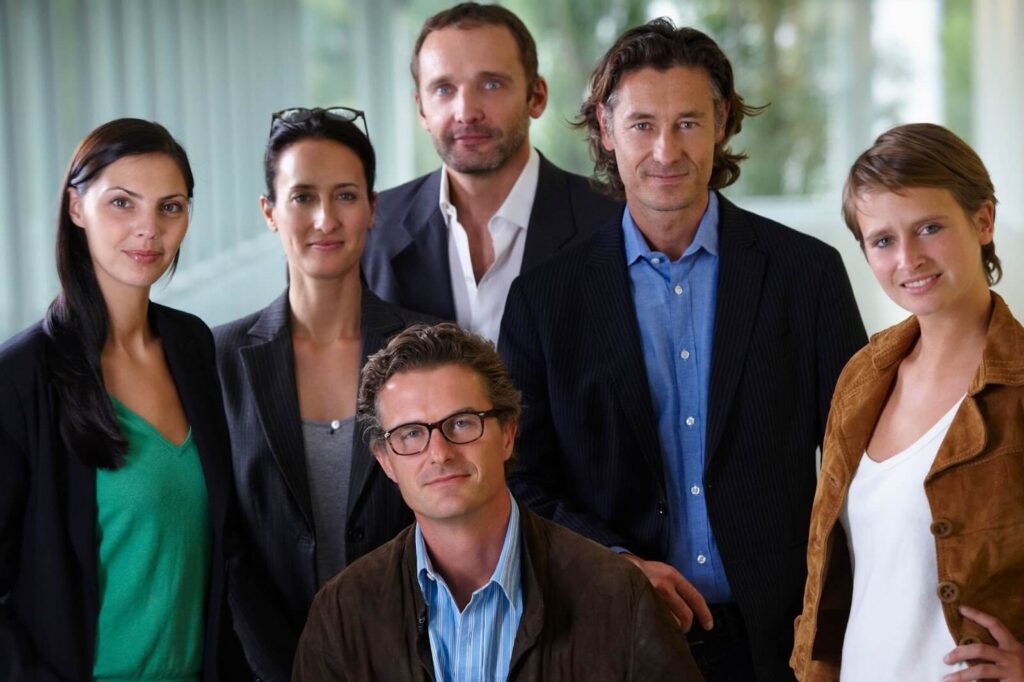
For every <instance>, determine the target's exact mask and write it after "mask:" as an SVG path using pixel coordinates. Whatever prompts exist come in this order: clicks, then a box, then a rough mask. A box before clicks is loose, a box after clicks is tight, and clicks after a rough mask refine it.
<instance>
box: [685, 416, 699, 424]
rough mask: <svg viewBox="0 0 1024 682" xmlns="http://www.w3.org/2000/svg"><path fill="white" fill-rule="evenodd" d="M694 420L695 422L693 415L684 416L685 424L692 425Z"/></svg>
mask: <svg viewBox="0 0 1024 682" xmlns="http://www.w3.org/2000/svg"><path fill="white" fill-rule="evenodd" d="M696 422H697V420H696V419H694V418H693V417H687V418H686V425H687V426H693V425H694V424H695V423H696Z"/></svg>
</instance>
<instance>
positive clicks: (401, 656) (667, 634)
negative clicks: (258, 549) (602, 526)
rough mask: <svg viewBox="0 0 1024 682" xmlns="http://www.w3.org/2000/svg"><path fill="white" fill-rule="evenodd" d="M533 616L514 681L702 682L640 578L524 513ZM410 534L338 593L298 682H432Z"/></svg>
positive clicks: (306, 645)
mask: <svg viewBox="0 0 1024 682" xmlns="http://www.w3.org/2000/svg"><path fill="white" fill-rule="evenodd" d="M520 512H521V515H520V527H521V532H522V539H523V544H522V548H523V550H522V551H523V553H522V566H523V570H522V584H523V615H522V619H521V620H520V623H519V630H518V632H516V640H515V644H514V646H513V649H512V658H511V662H510V665H509V674H508V679H509V680H636V681H637V682H641V681H643V682H647V681H657V680H666V681H667V680H700V679H702V678H701V676H700V673H699V672H698V671H697V667H696V665H695V664H694V662H693V658H692V657H691V656H690V650H689V648H688V647H687V644H686V638H685V636H684V635H683V633H682V632H681V631H680V629H679V627H678V626H677V625H676V624H675V622H674V621H673V620H672V616H671V615H670V613H669V611H668V609H667V607H666V606H665V605H664V604H662V603H661V600H660V599H659V598H658V597H657V596H656V595H655V592H654V590H653V588H652V587H651V585H650V583H649V582H648V581H647V579H646V578H645V577H644V575H643V574H642V573H641V572H640V570H639V569H637V568H636V567H635V566H633V565H632V564H630V563H629V562H628V561H626V560H625V559H622V558H621V557H618V556H616V555H615V554H614V553H613V552H611V551H610V550H608V549H607V548H605V547H602V546H600V545H598V544H596V543H593V542H591V541H590V540H587V539H585V538H583V537H582V536H579V535H577V534H575V533H573V532H572V531H570V530H567V529H565V528H562V527H561V526H558V525H555V524H554V523H552V522H550V521H547V520H545V519H542V518H540V517H539V516H536V515H535V514H532V513H530V512H528V511H527V510H526V508H525V507H523V506H522V505H520ZM427 632H428V630H427V608H426V605H425V604H424V602H423V596H422V594H421V593H420V587H419V584H418V583H417V582H416V546H415V535H414V533H413V531H412V526H410V527H409V528H406V529H405V530H403V531H402V532H401V533H399V534H398V536H397V537H396V538H395V539H394V540H392V541H391V542H389V543H388V544H386V545H384V546H382V547H380V548H379V549H377V550H375V551H374V552H371V553H370V554H367V555H366V556H364V557H363V558H362V559H360V560H358V561H356V562H355V563H353V564H352V565H351V566H350V567H349V568H347V569H346V570H345V571H343V572H342V573H341V574H340V575H338V576H336V577H335V578H334V579H333V580H331V581H330V582H328V583H327V584H326V585H325V586H324V588H323V589H322V590H321V591H320V593H319V594H318V595H317V596H316V599H315V600H314V602H313V606H312V608H311V609H310V612H309V619H308V620H307V622H306V629H305V630H304V631H303V633H302V637H301V639H300V640H299V648H298V653H297V654H296V657H295V665H294V667H293V673H292V679H293V680H301V681H303V682H307V681H319V680H433V679H435V674H434V668H433V663H432V660H431V654H430V640H429V635H428V634H427Z"/></svg>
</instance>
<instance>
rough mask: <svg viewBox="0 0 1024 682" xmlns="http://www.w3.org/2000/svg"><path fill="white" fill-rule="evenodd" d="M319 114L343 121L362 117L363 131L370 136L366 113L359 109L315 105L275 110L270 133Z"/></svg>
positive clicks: (346, 121) (271, 118) (272, 115)
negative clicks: (308, 107)
mask: <svg viewBox="0 0 1024 682" xmlns="http://www.w3.org/2000/svg"><path fill="white" fill-rule="evenodd" d="M317 116H322V117H324V118H329V119H331V120H332V121H341V122H342V123H354V122H355V121H356V120H357V119H361V120H362V122H363V132H364V133H366V137H367V138H369V137H370V130H369V128H367V126H366V114H365V113H364V112H362V111H360V110H359V109H352V108H349V107H328V108H326V109H324V108H321V107H313V108H312V109H307V108H306V107H290V108H288V109H282V110H281V111H275V112H274V113H273V114H271V115H270V134H271V135H273V134H274V131H275V130H277V128H278V127H279V126H282V125H300V124H302V123H305V122H306V121H309V120H312V119H314V118H316V117H317Z"/></svg>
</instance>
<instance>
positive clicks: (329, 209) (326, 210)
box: [313, 200, 340, 234]
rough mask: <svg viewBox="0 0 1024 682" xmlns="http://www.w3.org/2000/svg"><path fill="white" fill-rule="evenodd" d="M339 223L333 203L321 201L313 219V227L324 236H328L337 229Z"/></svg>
mask: <svg viewBox="0 0 1024 682" xmlns="http://www.w3.org/2000/svg"><path fill="white" fill-rule="evenodd" d="M339 222H340V221H339V218H338V215H337V212H336V210H335V207H334V206H333V202H331V201H329V200H328V201H321V202H320V208H319V209H318V210H317V211H316V215H315V216H314V218H313V227H314V228H316V229H317V230H319V231H320V232H323V233H324V234H330V233H331V232H334V230H335V229H336V228H337V227H338V225H339Z"/></svg>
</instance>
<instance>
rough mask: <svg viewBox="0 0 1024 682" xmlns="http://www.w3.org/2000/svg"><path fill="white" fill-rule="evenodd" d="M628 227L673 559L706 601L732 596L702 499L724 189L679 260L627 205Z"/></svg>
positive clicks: (712, 195)
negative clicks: (654, 244) (658, 244)
mask: <svg viewBox="0 0 1024 682" xmlns="http://www.w3.org/2000/svg"><path fill="white" fill-rule="evenodd" d="M622 231H623V233H624V236H625V246H626V265H627V267H628V269H629V279H630V283H631V285H632V293H633V304H634V306H635V308H636V319H637V322H638V323H639V326H640V340H641V343H642V345H643V353H644V365H645V366H646V368H647V381H648V385H649V386H650V389H651V399H652V401H653V403H654V411H655V415H656V417H657V423H658V438H659V441H660V443H661V452H662V460H663V462H664V466H665V481H666V485H667V486H668V504H669V514H670V516H669V518H670V520H671V523H672V530H673V532H672V540H671V542H670V545H669V554H668V563H670V564H672V565H673V566H675V568H676V569H678V570H679V572H680V573H682V574H683V576H684V577H685V578H686V579H687V580H689V581H690V582H691V583H693V585H694V586H695V587H696V588H697V589H698V590H699V591H700V593H701V595H703V597H704V599H705V600H706V601H707V602H708V603H721V602H728V601H732V591H731V590H730V588H729V581H728V580H727V579H726V576H725V570H724V569H723V567H722V559H721V557H720V556H719V553H718V546H717V544H716V543H715V538H714V535H713V534H712V532H711V523H710V521H709V520H708V511H707V505H706V504H705V499H704V462H705V457H706V452H705V448H706V443H707V437H706V431H707V415H708V390H709V385H710V379H711V345H712V341H713V337H714V328H715V300H716V297H717V290H718V196H717V195H716V194H715V193H714V192H709V197H708V207H707V210H706V211H705V212H704V216H703V217H702V218H701V221H700V225H699V226H698V228H697V233H696V235H695V236H694V239H693V242H692V243H691V244H690V246H689V247H688V248H687V249H686V252H685V253H683V255H682V256H681V257H680V258H679V260H677V261H670V260H669V259H668V257H667V256H665V254H663V253H661V252H658V251H653V250H651V248H650V247H649V246H648V244H647V241H646V239H644V236H643V234H642V233H641V232H640V230H639V228H637V226H636V224H635V223H634V222H633V217H632V216H631V215H630V213H629V207H628V206H627V207H626V210H625V211H624V212H623V215H622ZM642 558H649V557H642Z"/></svg>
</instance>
